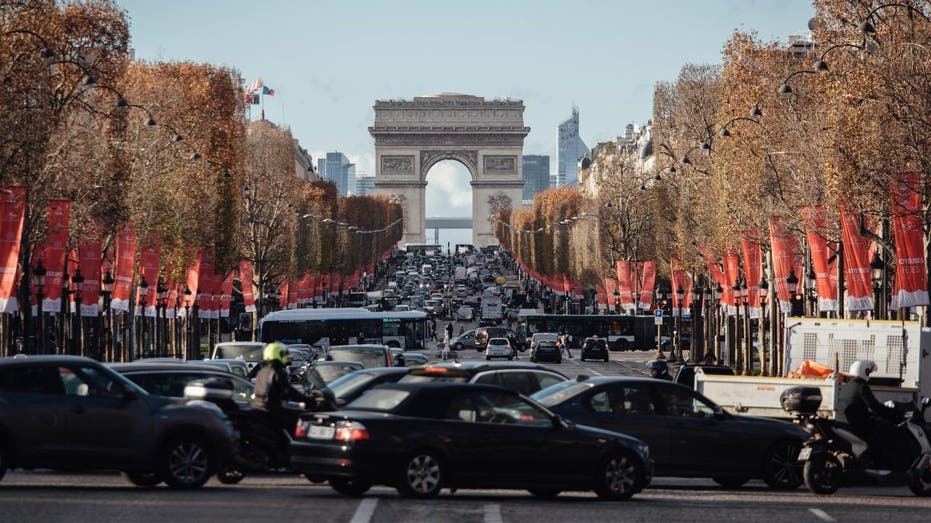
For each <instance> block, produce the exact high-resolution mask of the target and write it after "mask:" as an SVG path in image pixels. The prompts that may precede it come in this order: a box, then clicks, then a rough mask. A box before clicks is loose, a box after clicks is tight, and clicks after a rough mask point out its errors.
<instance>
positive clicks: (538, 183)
mask: <svg viewBox="0 0 931 523" xmlns="http://www.w3.org/2000/svg"><path fill="white" fill-rule="evenodd" d="M549 186H550V157H549V156H548V155H545V154H525V155H524V194H523V196H522V198H523V199H524V200H532V199H533V195H534V194H537V193H538V192H541V191H545V190H546V189H548V188H549Z"/></svg>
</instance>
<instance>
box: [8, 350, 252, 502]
mask: <svg viewBox="0 0 931 523" xmlns="http://www.w3.org/2000/svg"><path fill="white" fill-rule="evenodd" d="M235 443H236V433H235V431H234V430H233V426H232V424H231V423H230V421H229V420H228V419H227V418H226V416H225V415H224V414H223V412H222V411H220V409H219V408H218V407H216V406H215V405H213V404H212V403H208V402H203V401H185V400H177V399H171V398H165V397H160V396H154V395H151V394H149V393H147V392H146V391H145V390H143V389H141V388H140V387H138V386H137V385H135V384H134V383H132V382H131V381H129V380H128V379H126V378H125V377H123V376H121V375H119V374H118V373H116V372H114V371H113V370H112V369H109V368H107V367H106V366H104V365H101V364H100V363H98V362H96V361H94V360H91V359H88V358H81V357H76V356H28V357H23V356H18V357H15V358H0V478H2V477H3V475H4V473H5V472H6V470H7V469H8V468H54V469H68V470H82V469H85V470H86V469H112V470H120V471H122V472H123V473H124V475H125V476H126V477H127V478H128V479H129V480H130V481H131V482H132V483H134V484H136V485H139V486H153V485H156V484H158V483H160V482H162V481H164V482H165V483H167V484H168V485H169V486H170V487H173V488H196V487H200V486H202V485H203V484H204V483H205V482H206V481H207V480H208V479H209V478H210V476H211V475H212V474H213V472H214V471H215V470H217V469H218V468H219V467H222V466H223V464H224V463H226V462H227V461H228V460H229V459H230V457H231V455H232V449H233V448H234V444H235Z"/></svg>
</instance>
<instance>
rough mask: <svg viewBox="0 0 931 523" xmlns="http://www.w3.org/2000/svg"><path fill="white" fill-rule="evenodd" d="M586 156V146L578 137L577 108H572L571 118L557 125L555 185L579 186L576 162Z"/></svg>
mask: <svg viewBox="0 0 931 523" xmlns="http://www.w3.org/2000/svg"><path fill="white" fill-rule="evenodd" d="M586 154H588V146H587V145H585V142H583V141H582V138H581V137H579V108H578V107H576V106H572V117H571V118H569V119H568V120H566V121H565V122H563V123H561V124H559V170H558V171H557V174H556V180H557V183H558V184H559V185H560V186H562V185H569V186H572V187H574V186H577V185H578V184H579V172H578V162H579V159H580V158H582V157H583V156H585V155H586Z"/></svg>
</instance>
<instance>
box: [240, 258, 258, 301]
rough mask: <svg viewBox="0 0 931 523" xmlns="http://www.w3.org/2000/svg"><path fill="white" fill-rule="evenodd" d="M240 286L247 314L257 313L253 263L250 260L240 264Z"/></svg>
mask: <svg viewBox="0 0 931 523" xmlns="http://www.w3.org/2000/svg"><path fill="white" fill-rule="evenodd" d="M239 285H240V288H241V289H242V303H243V305H245V306H246V312H255V284H254V283H253V282H252V262H251V261H249V260H242V261H240V262H239Z"/></svg>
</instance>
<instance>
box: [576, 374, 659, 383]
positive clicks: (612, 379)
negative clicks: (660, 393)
mask: <svg viewBox="0 0 931 523" xmlns="http://www.w3.org/2000/svg"><path fill="white" fill-rule="evenodd" d="M577 381H580V383H591V384H592V385H602V384H605V383H625V382H630V383H668V384H670V385H676V384H675V383H673V382H671V381H667V380H658V379H656V378H651V377H649V376H591V377H588V378H585V379H583V380H577Z"/></svg>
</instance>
